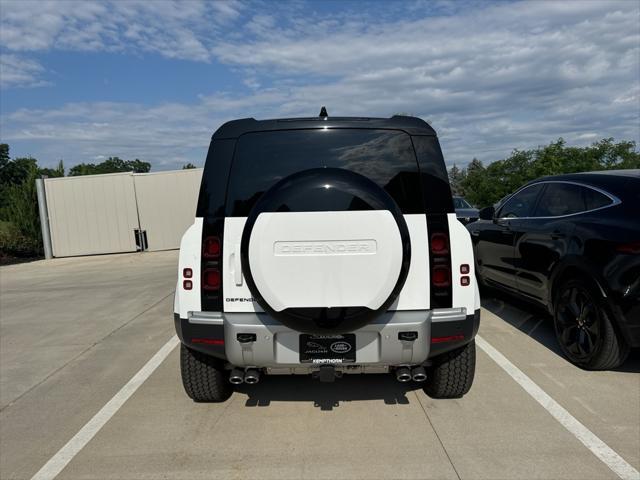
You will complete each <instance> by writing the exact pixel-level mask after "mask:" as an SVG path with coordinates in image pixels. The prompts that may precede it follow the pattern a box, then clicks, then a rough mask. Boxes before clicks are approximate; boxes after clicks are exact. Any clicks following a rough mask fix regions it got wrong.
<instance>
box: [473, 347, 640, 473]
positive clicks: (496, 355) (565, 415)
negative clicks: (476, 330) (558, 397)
mask: <svg viewBox="0 0 640 480" xmlns="http://www.w3.org/2000/svg"><path fill="white" fill-rule="evenodd" d="M476 344H477V345H478V346H479V347H480V348H481V349H482V350H483V351H484V352H485V353H486V354H487V355H489V357H491V359H492V360H493V361H494V362H496V363H497V364H498V365H499V366H500V367H501V368H502V369H503V370H504V371H505V372H507V373H508V374H509V376H510V377H511V378H513V379H514V380H515V381H516V382H517V383H518V384H519V385H520V386H521V387H522V388H523V389H524V390H525V391H526V392H527V393H528V394H529V395H531V397H533V399H534V400H535V401H536V402H538V403H539V404H540V405H542V406H543V407H544V409H545V410H547V411H548V412H549V413H550V414H551V415H552V416H553V417H554V418H555V419H556V420H557V421H558V422H560V424H561V425H562V426H563V427H564V428H566V429H567V430H569V432H571V434H573V436H574V437H576V438H577V439H578V440H580V441H581V442H582V443H583V444H584V446H585V447H587V448H588V449H589V450H591V453H593V454H594V455H595V456H596V457H598V458H599V459H600V460H601V461H602V462H603V463H604V464H605V465H606V466H607V467H609V468H610V469H611V470H612V471H613V472H614V473H615V474H616V475H618V477H620V478H622V479H624V480H640V472H638V470H636V469H635V468H633V466H631V465H630V464H629V463H627V461H625V459H624V458H622V457H621V456H620V455H618V454H617V453H616V452H615V451H614V450H613V449H612V448H611V447H609V445H607V444H606V443H604V442H603V441H602V440H600V438H598V437H597V436H596V435H595V434H594V433H593V432H592V431H591V430H589V429H588V428H587V427H585V426H584V425H583V424H582V423H580V421H578V420H577V419H576V418H575V417H574V416H573V415H571V414H570V413H569V412H568V411H567V410H565V409H564V408H563V407H562V406H561V405H560V404H559V403H558V402H556V401H555V400H554V399H553V398H551V397H550V396H549V395H548V394H547V393H546V392H545V391H544V390H542V389H541V388H540V387H539V386H538V385H536V383H535V382H534V381H533V380H531V379H530V378H529V377H528V376H527V375H525V373H524V372H523V371H522V370H520V369H519V368H518V367H516V366H515V365H514V364H513V363H511V362H510V361H509V360H508V359H507V358H506V357H505V356H504V355H502V354H501V353H500V352H499V351H498V350H496V349H495V348H494V347H492V346H491V344H489V343H488V342H487V341H486V340H485V339H484V338H482V337H481V336H480V335H476Z"/></svg>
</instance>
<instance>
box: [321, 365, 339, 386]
mask: <svg viewBox="0 0 640 480" xmlns="http://www.w3.org/2000/svg"><path fill="white" fill-rule="evenodd" d="M341 376H342V372H336V369H335V368H334V366H333V365H321V366H320V370H319V371H318V372H315V374H314V377H316V378H318V379H319V380H320V381H321V382H325V383H333V382H334V381H335V379H336V377H341Z"/></svg>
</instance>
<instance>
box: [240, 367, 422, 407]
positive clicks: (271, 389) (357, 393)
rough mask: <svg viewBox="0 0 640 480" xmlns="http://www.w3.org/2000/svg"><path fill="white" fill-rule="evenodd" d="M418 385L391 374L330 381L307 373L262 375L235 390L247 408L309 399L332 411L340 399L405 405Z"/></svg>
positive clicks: (350, 376)
mask: <svg viewBox="0 0 640 480" xmlns="http://www.w3.org/2000/svg"><path fill="white" fill-rule="evenodd" d="M420 388H421V386H420V385H419V384H416V383H414V382H408V383H399V382H398V381H397V380H396V379H395V378H394V377H393V376H392V375H391V374H387V375H384V374H383V375H361V374H352V375H345V376H344V377H342V378H337V379H336V381H335V382H334V383H320V382H319V381H318V380H315V379H313V378H311V376H307V375H304V376H296V375H283V376H278V375H274V376H268V375H263V376H262V379H261V380H260V383H258V384H256V385H252V386H250V387H247V386H244V385H241V386H239V387H238V388H237V389H236V391H237V392H238V393H241V394H244V395H247V397H248V398H247V401H246V403H245V406H247V407H265V406H268V405H269V404H271V402H313V404H314V406H316V407H319V408H320V409H321V410H333V409H334V408H335V407H339V406H340V402H354V401H362V400H382V401H384V403H385V404H387V405H408V404H409V399H408V398H407V396H406V394H407V392H411V391H413V390H418V389H420Z"/></svg>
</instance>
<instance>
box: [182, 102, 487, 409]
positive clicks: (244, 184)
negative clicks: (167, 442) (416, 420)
mask: <svg viewBox="0 0 640 480" xmlns="http://www.w3.org/2000/svg"><path fill="white" fill-rule="evenodd" d="M174 312H175V314H174V319H175V326H176V331H177V332H178V336H179V337H180V340H181V342H182V344H181V364H180V366H181V371H182V380H183V384H184V388H185V390H186V392H187V394H188V395H189V396H190V397H191V398H192V399H193V400H195V401H212V402H219V401H224V400H226V399H227V398H228V397H229V396H230V395H231V393H232V391H233V387H234V385H237V384H241V383H243V382H244V383H246V384H254V383H257V382H258V381H259V380H260V377H261V375H265V374H266V375H275V374H311V375H313V376H316V377H318V378H319V380H320V381H328V382H330V381H334V379H335V378H336V377H341V376H342V375H344V374H350V373H353V374H355V373H385V372H391V373H393V374H394V375H395V376H396V378H397V379H398V380H399V381H401V382H409V381H414V382H423V384H424V389H425V391H426V393H427V394H429V395H431V396H432V397H437V398H453V397H460V396H462V395H464V394H465V393H467V392H468V391H469V388H470V387H471V384H472V382H473V376H474V371H475V344H474V336H475V335H476V332H477V331H478V325H479V321H480V299H479V294H478V288H477V285H476V280H475V274H474V261H473V250H472V245H471V238H470V236H469V233H468V232H467V230H466V229H465V227H464V226H463V225H462V223H460V222H459V221H458V220H457V219H456V214H455V211H454V208H453V202H452V197H451V190H450V188H449V182H448V179H447V172H446V169H445V165H444V161H443V158H442V152H441V150H440V146H439V143H438V139H437V137H436V134H435V132H434V130H433V129H432V128H431V127H430V126H429V125H428V124H427V123H425V122H424V121H422V120H420V119H418V118H413V117H404V116H394V117H392V118H389V119H383V118H332V117H328V116H326V111H325V110H324V109H323V111H322V112H321V116H320V117H314V118H295V119H281V120H264V121H256V120H254V119H252V118H249V119H243V120H236V121H232V122H229V123H226V124H224V125H223V126H222V127H220V128H219V129H218V130H217V131H216V132H215V134H214V135H213V138H212V140H211V146H210V148H209V153H208V156H207V160H206V165H205V168H204V173H203V178H202V185H201V187H200V195H199V199H198V206H197V212H196V219H195V222H194V224H193V225H192V226H191V227H190V228H189V229H188V230H187V232H186V233H185V234H184V237H183V238H182V243H181V245H180V261H179V272H178V284H177V287H176V294H175V306H174Z"/></svg>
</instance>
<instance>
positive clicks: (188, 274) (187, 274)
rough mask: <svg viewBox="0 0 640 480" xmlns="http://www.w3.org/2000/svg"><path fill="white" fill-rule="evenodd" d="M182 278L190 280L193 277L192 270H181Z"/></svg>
mask: <svg viewBox="0 0 640 480" xmlns="http://www.w3.org/2000/svg"><path fill="white" fill-rule="evenodd" d="M182 276H183V277H184V278H191V277H193V270H191V269H190V268H183V269H182Z"/></svg>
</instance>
